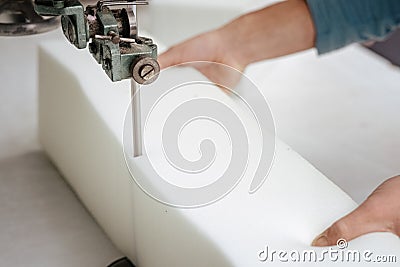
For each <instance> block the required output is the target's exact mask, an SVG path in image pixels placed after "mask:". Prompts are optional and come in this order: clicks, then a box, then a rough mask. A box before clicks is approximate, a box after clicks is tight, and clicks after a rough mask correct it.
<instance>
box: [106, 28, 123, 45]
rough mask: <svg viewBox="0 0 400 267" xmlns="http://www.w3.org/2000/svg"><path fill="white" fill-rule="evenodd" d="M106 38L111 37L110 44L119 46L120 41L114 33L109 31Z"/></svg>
mask: <svg viewBox="0 0 400 267" xmlns="http://www.w3.org/2000/svg"><path fill="white" fill-rule="evenodd" d="M108 36H110V37H111V42H113V44H119V42H120V41H121V38H120V37H119V35H118V34H116V33H115V32H114V31H109V32H108Z"/></svg>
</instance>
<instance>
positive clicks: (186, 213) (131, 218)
mask: <svg viewBox="0 0 400 267" xmlns="http://www.w3.org/2000/svg"><path fill="white" fill-rule="evenodd" d="M176 72H177V73H176V75H181V74H182V73H180V71H179V70H177V71H176ZM39 88H40V93H39V101H40V103H39V117H40V119H39V124H40V125H39V127H40V140H41V143H42V145H43V147H44V149H45V151H46V152H47V153H48V155H49V157H50V158H51V159H52V161H53V162H54V164H55V165H56V166H57V167H58V169H59V170H60V172H61V173H62V174H63V175H64V177H65V178H66V179H67V180H68V182H69V183H70V184H71V186H72V187H73V188H74V190H75V191H76V193H77V194H78V196H79V197H80V198H81V200H82V202H83V203H84V204H85V205H86V207H87V208H88V209H89V211H90V212H91V213H92V215H93V216H94V217H95V218H96V220H97V221H98V222H99V224H100V225H101V226H102V227H103V229H104V230H105V231H106V233H107V234H108V235H109V236H110V238H111V239H112V240H113V242H114V243H115V244H116V245H117V246H118V247H119V248H120V249H121V250H122V251H123V252H124V253H126V254H127V255H128V256H129V257H130V258H132V260H133V261H135V262H136V263H137V264H138V266H141V267H158V266H177V267H179V266H181V267H184V266H185V267H186V266H240V267H242V266H246V267H247V266H263V265H267V264H268V265H270V266H275V265H280V264H286V265H287V264H288V263H283V262H281V261H280V260H278V259H276V256H275V259H274V260H273V262H272V263H271V262H268V261H267V262H261V261H260V260H259V259H258V255H259V252H260V251H261V250H263V249H264V248H265V247H266V246H268V248H269V249H270V250H281V249H283V250H286V251H288V252H290V251H292V250H299V251H300V252H302V251H303V250H309V249H311V247H310V243H311V241H312V239H313V238H314V237H315V236H316V235H317V234H319V233H320V232H321V231H322V230H324V229H325V228H326V227H327V226H329V225H330V224H331V223H333V222H334V221H335V220H336V219H338V218H340V217H341V216H343V215H345V214H346V213H348V212H349V211H351V210H352V209H354V208H355V206H356V205H355V203H354V202H353V201H352V200H351V199H350V198H349V197H348V196H347V195H346V194H345V193H344V192H343V191H342V190H340V189H339V188H338V187H337V186H335V185H334V184H333V183H332V182H331V181H330V180H328V179H327V178H326V177H325V176H324V175H323V174H321V173H320V172H319V171H318V170H316V169H315V168H314V167H313V166H311V165H310V164H309V163H308V162H307V161H305V160H304V159H303V158H302V157H301V156H299V155H298V154H297V153H296V152H295V151H293V150H291V149H290V148H289V147H288V146H287V145H285V144H284V143H282V142H280V141H278V142H277V147H276V157H275V161H274V164H273V166H272V169H271V172H270V175H269V176H268V179H267V180H266V182H265V183H264V185H263V186H262V187H261V189H260V190H259V191H257V193H256V194H252V195H250V194H248V187H249V183H250V180H251V175H247V176H245V177H244V178H243V181H242V182H241V183H240V184H239V185H238V186H237V188H236V189H235V190H233V191H232V192H231V193H230V194H229V195H228V196H227V197H225V198H223V199H222V200H220V201H219V202H217V203H214V204H212V205H209V206H206V207H203V208H198V209H179V208H172V207H169V206H166V205H163V204H161V203H159V202H156V201H154V200H153V199H152V198H150V197H149V196H147V195H146V194H145V193H144V192H143V191H141V190H140V189H139V187H138V186H137V185H136V184H135V183H134V182H133V179H132V178H131V177H130V174H129V172H128V170H127V167H126V165H125V161H124V156H123V149H122V146H123V145H122V132H123V123H124V116H125V112H126V110H127V107H128V105H129V102H130V87H129V82H128V81H124V82H119V83H111V82H110V81H109V80H108V77H106V75H105V74H104V73H103V71H102V70H101V67H100V66H98V65H97V64H96V62H95V61H94V59H93V58H92V57H91V56H90V55H89V53H88V52H87V51H77V50H76V49H74V48H73V47H71V46H70V45H69V44H67V43H66V42H65V41H54V42H48V43H46V44H44V45H43V46H42V48H41V50H40V71H39ZM215 94H217V93H215ZM221 97H222V96H221ZM143 98H144V97H143ZM142 101H145V100H142ZM256 145H257V144H256ZM146 168H147V167H146V166H145V165H141V164H140V160H139V161H138V164H137V169H136V170H134V173H135V175H144V176H145V175H146V173H147V169H146ZM60 208H62V207H60ZM349 248H351V249H353V250H355V249H358V250H360V251H361V252H362V251H364V250H367V249H368V250H370V251H372V252H373V253H374V254H373V255H397V258H398V259H399V257H400V241H399V239H398V238H397V237H396V236H394V235H392V234H388V233H376V234H370V235H366V236H363V237H360V238H358V239H356V240H354V241H352V242H350V244H349ZM322 250H323V249H322V248H318V249H315V251H316V253H321V252H322ZM269 260H271V259H269ZM290 262H291V261H290V260H289V263H290ZM291 263H292V264H293V265H294V266H299V265H300V266H303V265H304V266H308V265H310V266H311V265H314V264H315V263H310V262H304V263H298V262H291ZM339 264H340V265H341V266H348V265H349V266H358V265H359V266H363V265H364V264H365V263H364V262H363V261H362V260H361V262H360V263H352V264H350V263H346V262H341V263H339ZM329 265H332V266H337V265H338V263H337V262H332V261H330V260H329V259H325V261H324V266H329ZM373 265H374V264H371V266H373Z"/></svg>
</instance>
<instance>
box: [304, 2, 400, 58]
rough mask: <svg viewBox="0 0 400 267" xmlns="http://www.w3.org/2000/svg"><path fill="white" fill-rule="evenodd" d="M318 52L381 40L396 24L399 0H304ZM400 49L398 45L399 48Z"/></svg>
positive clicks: (399, 16) (397, 23) (399, 24)
mask: <svg viewBox="0 0 400 267" xmlns="http://www.w3.org/2000/svg"><path fill="white" fill-rule="evenodd" d="M307 3H308V7H309V9H310V12H311V16H312V18H313V21H314V24H315V27H316V34H317V36H316V47H317V49H318V53H319V54H322V53H326V52H329V51H331V50H334V49H338V48H340V47H343V46H345V45H348V44H350V43H354V42H361V41H367V40H371V39H381V38H383V37H385V36H386V35H388V34H389V33H391V32H392V31H394V30H395V29H396V28H397V27H398V26H400V0H307ZM399 49H400V48H399Z"/></svg>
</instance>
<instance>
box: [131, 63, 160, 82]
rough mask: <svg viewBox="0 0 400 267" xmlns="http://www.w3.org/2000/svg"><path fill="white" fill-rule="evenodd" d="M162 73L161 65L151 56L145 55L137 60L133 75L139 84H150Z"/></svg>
mask: <svg viewBox="0 0 400 267" xmlns="http://www.w3.org/2000/svg"><path fill="white" fill-rule="evenodd" d="M159 74H160V65H159V64H158V62H157V61H156V60H155V59H153V58H151V57H143V58H141V59H139V60H138V61H136V62H135V63H134V65H133V68H132V77H133V79H134V80H135V81H136V82H137V83H139V84H150V83H152V82H154V81H155V80H156V79H157V77H158V75H159Z"/></svg>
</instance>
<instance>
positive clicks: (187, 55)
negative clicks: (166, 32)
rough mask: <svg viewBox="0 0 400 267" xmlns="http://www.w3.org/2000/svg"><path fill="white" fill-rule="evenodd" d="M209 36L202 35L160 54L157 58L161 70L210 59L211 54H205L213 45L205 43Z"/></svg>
mask: <svg viewBox="0 0 400 267" xmlns="http://www.w3.org/2000/svg"><path fill="white" fill-rule="evenodd" d="M209 35H210V34H202V35H199V36H196V37H193V38H191V39H189V40H187V41H184V42H182V43H180V44H178V45H175V46H173V47H171V48H170V49H168V50H167V51H165V52H164V53H162V54H161V55H160V56H159V57H158V62H159V64H160V67H161V69H165V68H168V67H170V66H174V65H178V64H181V63H185V62H192V61H201V60H207V57H212V56H213V55H212V53H210V52H207V50H211V51H212V49H211V48H212V47H213V45H214V44H213V43H212V42H206V41H205V39H209Z"/></svg>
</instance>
